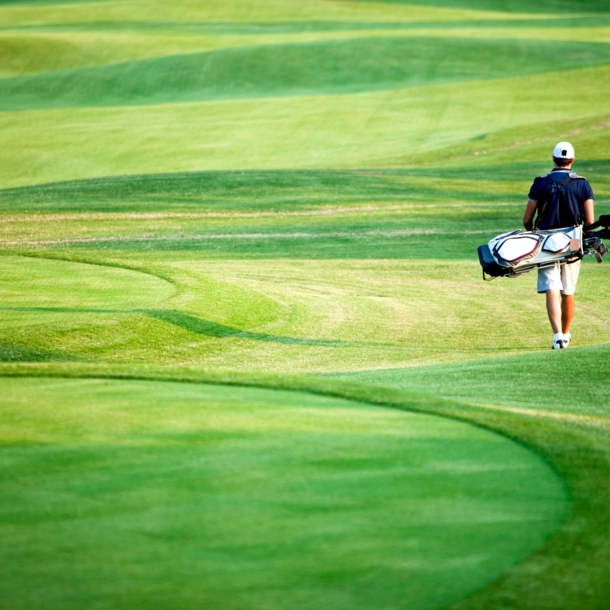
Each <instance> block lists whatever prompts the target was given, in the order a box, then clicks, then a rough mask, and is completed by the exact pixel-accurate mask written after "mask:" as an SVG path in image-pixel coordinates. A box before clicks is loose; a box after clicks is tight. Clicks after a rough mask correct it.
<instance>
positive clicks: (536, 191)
mask: <svg viewBox="0 0 610 610" xmlns="http://www.w3.org/2000/svg"><path fill="white" fill-rule="evenodd" d="M541 182H542V181H541V180H539V179H536V180H534V184H532V188H531V189H530V192H529V195H528V196H527V198H528V199H531V200H532V201H540V190H541V189H540V185H541Z"/></svg>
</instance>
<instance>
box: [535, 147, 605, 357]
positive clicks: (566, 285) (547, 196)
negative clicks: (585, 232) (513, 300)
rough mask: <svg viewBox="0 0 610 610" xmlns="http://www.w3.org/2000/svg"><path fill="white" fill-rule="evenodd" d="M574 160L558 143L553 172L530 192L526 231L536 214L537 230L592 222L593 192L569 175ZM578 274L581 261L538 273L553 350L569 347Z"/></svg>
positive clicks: (571, 149)
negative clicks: (560, 193) (560, 192)
mask: <svg viewBox="0 0 610 610" xmlns="http://www.w3.org/2000/svg"><path fill="white" fill-rule="evenodd" d="M574 158H575V156H574V148H573V147H572V145H571V144H570V143H569V142H559V144H557V146H555V150H553V162H554V167H553V170H552V171H551V173H550V174H548V176H542V177H539V178H536V180H534V184H533V185H532V188H531V189H530V192H529V196H528V202H527V207H526V208H525V214H524V216H523V226H524V227H525V228H526V230H528V231H531V230H532V228H533V227H534V216H535V214H536V212H538V218H537V220H536V225H537V226H536V228H537V229H545V230H546V229H559V228H563V227H573V226H575V225H579V224H581V223H582V222H583V221H584V224H585V226H586V225H589V224H592V223H593V222H594V209H593V207H594V204H593V190H592V189H591V185H590V184H589V183H588V182H587V181H586V180H585V179H584V178H583V177H581V176H578V175H576V174H575V173H573V172H572V163H574ZM552 183H554V184H552ZM553 186H555V187H556V188H559V189H561V188H562V187H563V192H564V196H563V197H558V196H557V195H555V196H554V197H553V195H552V189H553ZM579 271H580V261H577V262H575V263H571V264H564V265H560V264H559V263H556V264H555V266H553V267H546V268H544V269H538V292H539V293H543V292H544V293H546V309H547V312H548V314H549V320H550V322H551V326H552V327H553V333H554V337H553V349H563V348H566V347H568V345H569V344H570V339H571V335H570V326H571V324H572V319H573V318H574V291H575V290H576V282H577V280H578V273H579Z"/></svg>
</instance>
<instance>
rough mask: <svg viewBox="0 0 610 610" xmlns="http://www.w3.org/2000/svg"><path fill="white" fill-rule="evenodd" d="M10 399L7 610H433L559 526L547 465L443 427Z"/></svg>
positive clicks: (84, 394) (78, 397) (186, 402)
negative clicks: (409, 609) (39, 608)
mask: <svg viewBox="0 0 610 610" xmlns="http://www.w3.org/2000/svg"><path fill="white" fill-rule="evenodd" d="M2 388H3V393H7V394H8V397H9V398H8V400H7V399H5V400H4V401H3V405H2V426H3V430H4V434H3V451H2V460H1V464H2V465H1V468H2V470H4V471H5V472H6V473H7V474H8V473H9V472H14V471H15V470H18V471H19V473H20V477H19V480H18V482H15V483H13V484H12V485H10V486H9V487H5V488H4V490H3V501H2V506H3V507H4V509H3V510H2V518H1V520H2V527H1V531H2V539H3V540H5V541H9V540H10V541H15V542H16V541H17V540H19V544H18V545H15V546H12V545H11V547H12V548H9V547H5V548H4V551H3V552H2V554H1V556H2V559H1V563H2V571H3V573H4V575H5V579H3V581H4V583H5V584H4V585H2V587H1V589H2V596H1V597H2V599H4V600H11V601H10V604H9V605H10V607H13V608H14V607H29V606H31V605H33V604H34V605H35V604H37V603H38V602H37V600H39V599H42V598H44V599H45V607H47V608H65V607H66V605H67V604H77V605H79V606H83V607H84V606H91V605H95V606H96V607H100V608H104V607H112V608H123V607H124V608H131V607H134V606H142V605H143V606H153V607H156V608H175V607H178V608H190V607H192V606H193V605H199V604H201V603H203V604H206V605H207V604H210V605H213V606H214V607H215V608H233V607H235V605H236V603H237V604H238V605H239V606H240V607H244V608H260V607H278V606H281V607H292V608H295V607H303V608H305V607H315V606H317V605H326V604H328V603H332V605H333V606H334V607H337V608H352V607H354V604H358V606H359V607H362V608H395V607H396V606H397V605H405V604H406V605H414V606H416V607H418V608H422V609H423V608H437V607H439V606H442V605H444V604H446V603H447V602H448V601H453V600H455V599H460V598H461V597H463V596H464V594H465V593H469V592H471V591H474V590H476V589H478V588H480V587H481V585H483V584H485V583H486V582H489V581H491V580H493V579H494V578H495V577H496V576H497V575H498V574H499V573H501V572H502V571H503V570H505V569H506V568H507V567H508V566H510V565H511V564H514V563H515V562H516V561H518V560H519V559H520V558H522V557H524V556H526V555H527V554H529V553H531V552H532V550H534V549H536V547H540V545H541V543H542V542H543V541H544V539H545V538H546V537H547V536H548V533H549V532H550V531H552V530H553V529H554V527H556V525H557V522H558V521H559V520H560V519H562V517H563V516H564V514H565V508H564V506H565V505H564V502H565V496H564V493H565V492H564V489H563V485H562V482H561V481H560V480H559V479H558V478H557V477H556V475H555V474H554V473H553V472H552V471H551V470H550V468H549V467H548V465H547V464H545V463H544V462H543V461H542V460H540V459H539V458H537V457H536V456H534V455H533V454H532V453H530V452H529V451H527V450H526V449H524V448H523V447H520V446H519V445H517V444H515V443H512V442H510V441H508V440H507V439H504V438H502V437H500V436H497V435H494V434H491V433H490V432H487V431H483V430H480V429H477V428H474V427H472V426H468V425H466V424H463V423H456V422H451V421H450V420H443V419H439V418H433V417H430V416H425V415H414V414H403V413H400V412H398V411H391V410H388V409H380V408H378V407H377V408H376V407H368V408H367V407H366V406H364V405H359V404H358V403H354V402H349V401H345V400H343V401H341V400H339V399H331V398H325V397H314V396H311V395H307V394H298V393H294V392H278V391H271V390H256V389H227V388H226V387H223V386H205V385H188V384H175V383H174V384H172V383H167V382H165V383H162V382H144V381H139V382H138V381H132V382H129V381H120V382H119V381H108V380H106V381H104V380H82V381H74V380H70V381H67V380H61V379H25V378H23V379H12V380H11V379H4V380H2ZM67 393H68V394H67ZM5 396H6V394H5ZM67 396H68V398H67ZM93 404H94V405H95V407H94V408H92V405H93ZM483 456H484V461H485V463H484V465H483V464H481V461H482V459H483ZM17 507H27V508H22V509H19V510H16V508H17ZM398 514H400V515H401V517H400V519H398V520H397V519H396V515H398ZM516 524H518V527H519V536H515V535H514V527H515V525H516ZM355 526H356V527H357V529H358V535H357V536H356V537H354V535H353V532H354V529H353V528H354V527H355ZM41 562H44V563H45V564H48V565H47V567H46V569H45V570H44V571H40V570H39V567H38V566H40V565H41ZM153 565H154V568H152V570H151V567H152V566H153ZM271 575H272V576H271ZM23 579H27V580H28V581H29V583H30V584H29V586H28V588H27V590H23V589H22V587H21V585H20V583H21V582H22V580H23ZM0 605H3V604H1V603H0ZM6 607H9V606H6Z"/></svg>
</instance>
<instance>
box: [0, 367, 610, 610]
mask: <svg viewBox="0 0 610 610" xmlns="http://www.w3.org/2000/svg"><path fill="white" fill-rule="evenodd" d="M0 377H63V378H107V379H130V380H143V381H180V382H188V383H206V384H213V385H227V386H242V387H259V388H266V389H278V390H291V391H300V392H309V393H313V394H322V395H326V396H330V397H337V398H344V399H348V400H356V401H359V402H363V403H368V404H371V405H376V406H384V407H387V408H393V409H400V410H406V411H413V412H417V413H423V414H428V415H438V416H441V417H447V418H451V419H456V420H459V421H464V422H467V423H470V424H472V425H475V426H479V427H482V428H485V429H487V430H490V431H492V432H495V433H498V434H501V435H504V436H506V437H508V438H510V439H511V440H513V441H516V442H518V443H520V444H522V445H524V446H525V447H526V448H528V449H529V450H533V451H535V452H536V453H538V454H539V455H540V456H541V457H542V458H543V459H545V460H546V461H547V462H548V463H549V464H550V466H551V467H552V468H553V469H554V471H555V472H556V473H557V474H558V475H559V476H560V478H561V479H563V480H564V481H565V482H566V485H567V489H568V490H569V491H570V492H571V497H572V513H571V515H570V516H569V517H568V518H567V520H566V522H564V524H563V525H562V526H561V527H560V528H559V530H558V531H557V533H556V534H555V535H554V536H553V537H552V538H551V539H550V541H549V543H548V544H547V546H546V547H545V548H544V549H542V550H541V551H538V552H536V553H534V554H533V555H532V556H531V557H530V558H528V559H527V560H526V561H525V562H523V563H522V564H520V565H518V566H517V567H515V568H514V569H513V570H511V571H510V572H509V573H508V574H506V575H505V576H503V577H502V578H501V579H500V580H499V581H497V582H496V583H494V584H492V585H490V586H489V587H487V588H485V589H484V590H483V591H481V592H480V593H478V594H476V595H475V596H474V597H472V598H470V599H468V600H465V601H463V602H459V603H458V604H455V605H454V606H452V608H455V609H456V610H457V609H459V610H466V609H469V610H474V609H481V610H482V609H483V608H508V607H510V608H519V609H523V610H525V609H528V610H530V609H531V610H546V609H548V610H557V608H562V609H566V610H567V609H572V608H573V609H574V610H576V609H578V610H587V609H589V608H590V609H594V608H596V609H599V608H600V607H601V606H600V603H602V600H606V599H608V592H609V589H610V585H609V583H610V507H609V503H608V502H607V498H610V448H609V447H608V443H607V430H605V429H597V428H595V426H594V425H592V422H587V423H586V424H584V425H580V424H579V422H575V421H568V422H566V421H563V420H552V421H549V420H548V419H545V418H541V417H540V416H539V414H538V413H536V412H533V413H514V412H509V411H502V412H498V411H494V410H490V409H485V408H480V407H476V406H471V405H468V404H464V403H453V402H449V401H447V400H439V399H435V398H431V397H428V396H417V395H411V394H408V393H405V392H401V391H398V390H390V389H386V388H380V387H374V386H366V385H361V384H354V383H348V382H338V381H330V380H327V379H316V378H305V377H297V376H290V377H288V376H287V377H278V376H272V375H256V374H245V373H236V372H232V373H206V372H201V371H195V370H188V369H187V370H184V369H175V368H168V367H163V368H162V367H138V368H134V367H128V366H116V365H105V366H104V365H103V366H99V365H86V364H82V365H81V364H78V365H76V364H70V365H66V364H34V365H23V364H19V365H13V364H4V365H0Z"/></svg>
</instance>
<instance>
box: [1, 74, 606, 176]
mask: <svg viewBox="0 0 610 610" xmlns="http://www.w3.org/2000/svg"><path fill="white" fill-rule="evenodd" d="M609 73H610V69H609V68H607V67H598V68H583V69H581V70H573V71H564V72H556V73H552V74H540V75H536V76H525V77H513V78H504V79H497V80H488V81H480V82H477V81H475V82H472V83H469V85H468V86H467V87H465V86H464V85H463V84H461V83H452V84H446V85H435V86H427V87H413V88H410V89H401V90H396V91H384V92H376V93H361V94H351V95H339V96H312V97H308V96H304V97H294V98H282V99H266V100H228V101H217V102H202V103H191V104H168V105H157V106H146V107H137V108H136V107H117V108H90V109H88V108H81V109H66V110H60V109H58V110H54V111H23V112H14V113H12V112H5V113H0V127H1V128H2V129H1V130H0V144H1V146H0V163H1V164H2V166H3V167H4V168H6V171H5V173H4V174H3V175H2V176H1V177H0V186H3V187H8V186H18V185H25V184H32V183H41V182H52V181H60V180H67V179H73V178H84V177H95V176H108V175H116V174H131V173H144V172H146V173H155V172H166V171H192V170H195V171H198V170H201V169H202V168H205V169H208V170H211V169H279V168H291V169H296V168H313V167H317V168H324V167H328V166H331V167H335V168H341V167H362V166H365V165H368V166H378V167H379V166H388V165H399V164H400V165H404V164H405V163H406V162H408V161H409V160H411V159H414V157H416V156H419V155H421V154H422V153H424V152H427V151H432V150H439V149H442V148H446V147H449V146H455V145H458V144H464V143H465V142H467V141H468V140H469V139H472V138H476V137H482V136H485V135H486V134H489V133H493V132H496V131H500V130H502V129H507V128H509V127H511V128H515V127H516V126H520V128H521V129H522V130H523V129H525V130H526V132H527V135H528V137H529V138H531V137H532V135H533V133H536V128H535V125H536V124H537V123H544V129H545V132H543V133H544V135H545V137H550V136H549V134H548V133H546V128H547V125H548V122H549V121H553V120H555V121H559V120H562V119H566V118H567V117H570V119H571V120H576V119H586V118H593V117H607V116H608V115H607V112H608V110H607V104H606V102H605V99H606V95H607V94H609V93H610V84H609V83H610V78H609V77H608V74H609ZM572 79H576V80H578V83H579V86H578V87H576V88H574V89H573V90H572V91H571V94H570V96H569V97H568V98H566V99H563V98H559V97H552V98H549V97H546V96H544V95H540V91H541V90H549V88H551V89H552V88H554V87H555V86H556V83H557V82H558V80H560V81H562V82H567V81H570V80H572ZM606 89H609V91H606ZM169 125H171V129H169V128H168V126H169ZM532 132H533V133H532ZM551 135H552V134H551ZM514 141H515V140H513V142H514ZM517 141H518V140H517ZM574 144H575V146H578V140H575V142H574ZM538 149H539V151H540V152H539V154H541V155H544V157H547V156H548V151H547V152H545V151H546V147H543V146H539V147H538ZM46 150H53V151H54V154H53V158H52V162H51V161H49V159H48V156H47V155H46V153H44V152H43V151H46ZM83 150H86V151H87V154H86V155H83V154H82V151H83ZM458 152H459V151H458ZM456 154H457V153H456Z"/></svg>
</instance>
